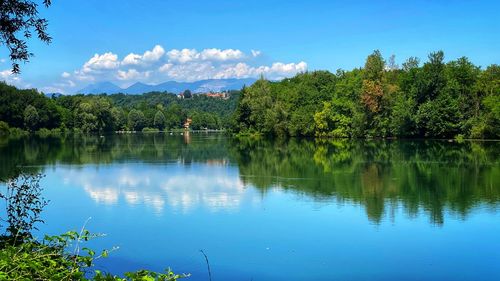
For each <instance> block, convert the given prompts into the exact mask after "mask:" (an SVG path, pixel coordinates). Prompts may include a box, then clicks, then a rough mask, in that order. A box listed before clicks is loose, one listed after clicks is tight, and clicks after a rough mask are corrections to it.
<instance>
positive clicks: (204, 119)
mask: <svg viewBox="0 0 500 281" xmlns="http://www.w3.org/2000/svg"><path fill="white" fill-rule="evenodd" d="M187 94H188V95H186V97H187V98H184V99H179V98H178V97H177V96H176V95H174V94H170V93H160V92H152V93H147V94H143V95H124V94H113V95H104V94H103V95H73V96H59V97H52V98H48V97H46V96H45V95H43V94H42V93H39V92H37V91H36V90H19V89H16V88H15V87H12V86H8V85H6V84H5V83H0V134H1V133H2V132H4V133H5V132H9V131H10V132H12V131H13V129H9V128H20V129H23V130H26V131H37V130H40V129H53V130H75V131H81V132H83V133H93V132H99V133H102V132H112V131H123V130H129V131H140V130H166V129H176V128H182V126H183V124H184V122H185V121H186V120H187V119H188V118H190V119H191V120H192V123H191V128H192V129H223V128H225V129H227V128H230V129H232V130H233V131H234V132H235V133H239V134H262V135H272V136H316V137H336V138H366V137H368V138H370V137H406V138H499V137H500V66H499V65H490V66H488V67H487V68H485V69H482V68H480V67H478V66H475V65H474V64H472V63H471V62H470V61H469V60H468V59H467V58H466V57H462V58H459V59H457V60H454V61H450V62H447V63H445V62H444V54H443V52H442V51H438V52H434V53H431V54H430V55H429V57H428V61H427V62H425V63H424V64H423V65H422V66H421V65H420V62H419V59H417V58H415V57H411V58H409V59H408V60H406V61H405V62H404V63H403V64H402V66H401V67H400V66H398V65H397V64H396V63H395V58H394V56H391V57H390V58H389V59H388V61H387V62H386V61H385V60H384V59H383V57H382V55H381V53H380V52H379V51H374V52H373V53H372V54H371V55H369V56H368V58H367V59H366V63H365V66H364V67H363V68H359V69H354V70H352V71H344V70H338V71H337V72H336V73H335V74H333V73H330V72H328V71H313V72H306V73H301V74H298V75H297V76H295V77H293V78H289V79H284V80H282V81H279V82H272V81H268V80H265V79H260V80H258V81H257V82H256V83H254V84H253V85H252V86H250V87H244V88H243V89H242V90H241V93H240V91H233V92H231V93H230V98H229V99H218V98H211V97H207V96H205V95H191V94H190V93H187ZM14 131H15V130H14Z"/></svg>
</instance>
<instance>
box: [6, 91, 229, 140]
mask: <svg viewBox="0 0 500 281" xmlns="http://www.w3.org/2000/svg"><path fill="white" fill-rule="evenodd" d="M237 99H238V92H237V91H234V92H232V93H231V94H230V98H229V99H217V98H211V97H207V96H205V95H193V96H192V97H191V98H186V99H180V98H178V97H177V96H176V95H174V94H171V93H159V92H152V93H147V94H143V95H124V94H114V95H104V94H103V95H72V96H70V95H67V96H53V97H51V98H49V97H46V96H45V95H44V94H42V93H39V92H38V91H36V90H33V89H31V90H20V89H17V88H15V87H13V86H9V85H6V84H5V83H0V135H5V134H14V135H16V134H17V135H18V134H23V133H26V132H37V131H38V132H41V134H47V133H61V132H66V131H71V132H82V133H105V132H114V131H141V130H143V129H144V128H147V129H146V131H148V130H149V131H151V130H150V129H153V130H154V129H157V130H159V131H160V130H172V129H174V130H175V129H180V128H183V126H184V123H185V122H186V120H187V119H188V118H190V119H191V128H193V129H223V128H225V127H226V124H229V120H230V116H231V114H232V112H233V111H234V108H235V107H236V101H237Z"/></svg>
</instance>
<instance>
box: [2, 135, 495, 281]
mask: <svg viewBox="0 0 500 281" xmlns="http://www.w3.org/2000/svg"><path fill="white" fill-rule="evenodd" d="M0 168H1V171H0V178H8V177H11V176H13V175H15V174H16V173H18V172H19V171H31V172H41V173H44V174H45V175H46V177H45V178H44V179H43V181H42V185H43V186H44V187H45V190H44V196H45V197H46V198H47V199H50V204H49V205H48V206H47V208H46V209H45V211H44V213H43V218H44V219H45V221H46V223H45V224H44V225H41V227H40V232H42V233H46V232H48V233H51V234H59V233H62V232H65V231H67V230H70V229H80V228H81V227H82V226H83V225H84V224H85V222H86V221H87V220H88V219H89V218H91V219H90V220H89V221H88V223H87V225H86V227H87V228H88V229H89V230H91V231H93V232H100V233H106V234H107V236H106V237H103V238H99V239H97V240H94V241H93V242H92V245H91V246H93V247H95V248H96V249H101V248H102V249H105V248H108V249H109V248H112V247H113V246H119V247H120V248H119V249H118V250H117V251H114V252H113V253H112V254H111V255H110V257H109V258H107V259H102V260H99V261H98V268H99V269H101V270H109V271H112V272H115V273H122V272H125V271H129V270H137V269H140V268H148V269H153V270H162V269H164V268H166V267H171V268H173V269H174V271H175V272H178V273H182V272H185V273H191V274H192V277H191V278H190V279H188V280H208V274H207V268H206V263H205V260H204V257H203V255H202V254H201V253H200V250H201V249H202V250H203V251H204V252H205V253H206V254H207V255H208V258H209V261H210V266H211V269H212V279H213V280H214V281H222V280H255V281H257V280H500V238H499V237H500V143H499V142H465V143H462V144H458V143H449V142H446V141H323V142H320V141H310V140H295V139H292V140H288V141H264V140H261V141H235V140H231V139H229V138H227V137H225V136H224V135H217V134H212V135H207V134H200V133H198V134H191V135H189V136H186V135H183V136H181V135H174V136H170V135H162V134H151V135H125V136H105V137H79V138H72V137H71V138H46V139H40V138H34V137H31V138H20V139H0Z"/></svg>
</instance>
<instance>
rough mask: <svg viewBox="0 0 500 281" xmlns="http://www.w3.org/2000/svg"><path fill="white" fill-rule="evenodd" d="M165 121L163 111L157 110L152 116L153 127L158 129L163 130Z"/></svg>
mask: <svg viewBox="0 0 500 281" xmlns="http://www.w3.org/2000/svg"><path fill="white" fill-rule="evenodd" d="M166 122H167V119H166V118H165V114H163V112H161V111H160V110H158V111H157V112H156V114H155V118H154V127H155V128H158V129H159V130H163V129H165V125H166Z"/></svg>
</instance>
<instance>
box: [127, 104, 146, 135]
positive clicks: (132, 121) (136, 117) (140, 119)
mask: <svg viewBox="0 0 500 281" xmlns="http://www.w3.org/2000/svg"><path fill="white" fill-rule="evenodd" d="M144 123H145V120H144V113H142V111H140V110H137V109H132V110H131V111H130V112H129V113H128V128H129V129H130V130H132V131H140V130H142V128H144Z"/></svg>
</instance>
